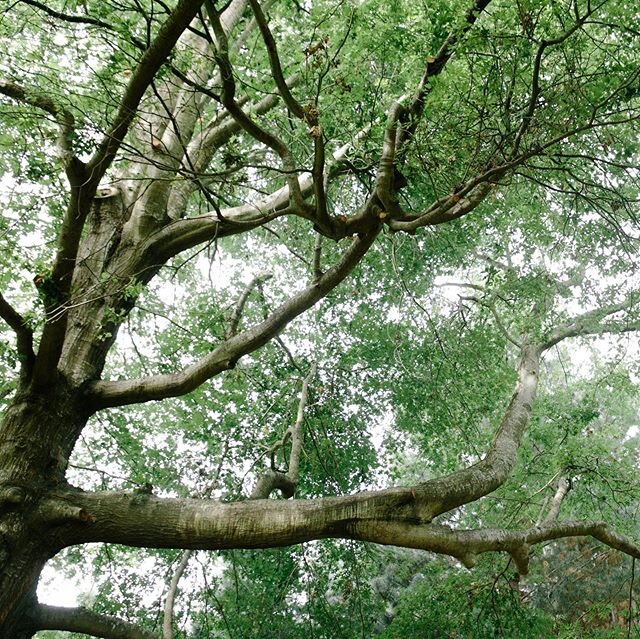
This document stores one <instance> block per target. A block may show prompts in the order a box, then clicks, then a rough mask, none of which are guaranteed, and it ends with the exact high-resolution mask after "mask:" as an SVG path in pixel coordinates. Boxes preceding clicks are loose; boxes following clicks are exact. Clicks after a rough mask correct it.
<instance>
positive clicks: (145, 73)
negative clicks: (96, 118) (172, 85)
mask: <svg viewBox="0 0 640 639" xmlns="http://www.w3.org/2000/svg"><path fill="white" fill-rule="evenodd" d="M201 5H202V0H179V2H178V4H177V5H176V7H175V9H174V10H173V11H172V12H171V14H170V15H169V17H168V18H167V20H166V21H165V22H164V24H163V25H162V26H161V27H160V29H159V30H158V33H157V35H156V37H155V38H154V39H153V41H152V42H151V45H150V46H149V48H148V49H147V50H146V51H145V52H144V54H143V55H142V57H141V58H140V61H139V62H138V64H137V66H136V68H135V69H134V71H133V73H132V74H131V79H130V80H129V83H128V85H127V88H126V89H125V92H124V95H123V96H122V100H121V101H120V106H119V108H118V111H117V113H116V115H115V116H114V118H113V123H112V124H111V127H110V128H109V130H108V131H107V133H106V134H105V136H104V138H103V140H102V142H101V143H100V145H99V146H98V148H97V150H96V151H95V153H94V155H93V157H92V158H91V160H90V161H89V165H88V166H89V174H90V178H91V183H92V184H93V185H95V187H97V185H98V183H99V182H100V180H101V179H102V176H103V175H104V174H105V172H106V170H107V169H108V168H109V166H110V164H111V162H112V161H113V158H114V157H115V154H116V152H117V151H118V149H119V148H120V145H121V144H122V140H123V139H124V136H125V135H126V134H127V132H128V130H129V126H130V125H131V122H132V121H133V118H134V117H135V114H136V112H137V108H138V106H139V104H140V100H141V99H142V97H143V95H144V93H145V91H146V90H147V88H148V87H149V86H150V85H151V82H152V81H153V78H154V77H155V75H156V73H157V72H158V70H159V69H160V68H161V67H162V65H163V64H164V63H165V62H166V60H167V58H168V57H169V55H170V54H171V51H172V50H173V47H174V46H175V44H176V43H177V41H178V38H180V36H181V35H182V33H183V32H184V31H185V29H187V27H188V26H189V23H190V22H191V21H192V20H193V18H194V17H195V16H196V15H197V14H198V11H199V9H200V6H201Z"/></svg>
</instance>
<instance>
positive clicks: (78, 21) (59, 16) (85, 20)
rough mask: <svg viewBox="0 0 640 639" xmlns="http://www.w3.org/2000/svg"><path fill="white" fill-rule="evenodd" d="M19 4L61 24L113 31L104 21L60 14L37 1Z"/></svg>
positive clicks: (22, 0) (27, 0) (89, 17)
mask: <svg viewBox="0 0 640 639" xmlns="http://www.w3.org/2000/svg"><path fill="white" fill-rule="evenodd" d="M19 2H20V4H26V5H29V6H30V7H34V8H36V9H40V11H44V13H46V14H47V15H48V16H50V17H51V18H56V19H57V20H62V21H63V22H69V23H71V24H86V25H90V26H92V27H100V28H102V29H106V30H107V31H113V27H112V26H111V25H110V24H109V23H108V22H105V21H104V20H100V19H98V18H94V17H93V16H88V15H87V16H78V15H73V14H70V13H62V12H60V11H56V10H55V9H52V8H51V7H49V6H47V5H46V4H45V3H44V2H38V1H37V0H19Z"/></svg>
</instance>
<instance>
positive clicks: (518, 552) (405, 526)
mask: <svg viewBox="0 0 640 639" xmlns="http://www.w3.org/2000/svg"><path fill="white" fill-rule="evenodd" d="M417 490H418V488H417V487H415V488H404V489H400V488H394V489H388V490H384V491H377V492H364V493H357V494H355V495H348V496H344V497H328V498H324V499H313V500H295V499H294V500H288V501H282V500H269V499H261V500H247V501H244V502H233V503H222V502H219V501H211V500H196V499H168V498H164V499H163V498H158V497H154V496H153V495H145V496H144V497H141V496H140V495H135V494H131V493H124V492H103V493H83V492H74V493H67V494H66V495H65V496H64V499H65V500H66V501H71V502H72V503H74V504H76V505H77V506H78V507H80V508H82V509H83V510H84V511H86V512H87V513H88V514H89V515H90V521H89V522H88V523H85V524H81V523H76V524H75V525H74V526H73V527H70V528H69V527H67V528H65V531H64V532H63V533H62V535H63V543H65V544H67V545H70V544H78V543H87V542H96V541H101V542H108V543H119V544H125V545H129V546H135V547H149V548H186V549H203V550H217V549H231V548H274V547H280V546H288V545H292V544H296V543H302V542H305V541H310V540H314V539H326V538H343V539H356V540H361V541H370V542H374V543H379V544H385V545H394V546H402V547H406V548H418V549H423V550H429V551H432V552H437V553H442V554H447V555H450V556H452V557H455V558H457V559H458V560H460V561H461V562H462V563H464V564H465V565H466V566H467V567H472V566H473V565H474V564H475V561H476V557H477V556H478V555H480V554H483V553H486V552H508V553H510V554H511V555H512V557H514V559H515V561H516V566H517V568H518V570H519V571H520V572H521V573H522V574H526V573H527V570H528V565H527V564H528V554H529V553H528V551H529V548H530V546H532V545H534V544H539V543H544V542H548V541H552V540H556V539H561V538H565V537H575V536H591V537H593V538H595V539H597V540H598V541H600V542H602V543H604V544H606V545H607V546H609V547H611V548H614V549H616V550H619V551H621V552H624V553H626V554H628V555H630V556H632V557H636V558H640V545H639V544H638V543H637V542H634V541H633V540H631V539H628V538H626V537H624V536H622V535H620V534H619V533H617V532H616V531H615V530H614V529H613V528H611V527H610V526H609V525H607V524H606V523H604V522H582V521H565V522H557V521H554V522H550V523H544V524H542V525H540V526H535V527H533V528H529V529H525V530H507V529H480V530H456V529H452V528H449V527H447V526H442V525H438V524H429V523H428V522H425V521H422V520H420V519H419V518H416V517H415V516H414V517H412V516H411V515H412V512H413V511H412V508H411V505H412V503H413V502H415V499H416V497H415V494H416V492H417ZM61 498H62V496H61ZM414 514H415V513H414Z"/></svg>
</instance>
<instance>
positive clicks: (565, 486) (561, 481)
mask: <svg viewBox="0 0 640 639" xmlns="http://www.w3.org/2000/svg"><path fill="white" fill-rule="evenodd" d="M570 488H571V484H570V483H569V480H568V479H567V478H566V477H559V478H558V487H557V489H556V493H555V495H554V496H553V499H552V500H551V508H550V509H549V512H548V513H547V516H546V517H545V519H544V522H543V524H551V523H553V522H554V521H556V520H557V519H558V515H559V514H560V506H562V502H563V500H564V498H565V497H566V496H567V493H568V492H569V489H570Z"/></svg>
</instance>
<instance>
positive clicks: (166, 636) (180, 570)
mask: <svg viewBox="0 0 640 639" xmlns="http://www.w3.org/2000/svg"><path fill="white" fill-rule="evenodd" d="M192 554H193V550H185V551H184V552H183V553H182V556H181V557H180V561H179V562H178V565H177V566H176V569H175V571H174V573H173V575H172V577H171V583H170V584H169V590H168V592H167V597H166V599H165V601H164V610H163V618H162V639H173V606H174V603H175V599H176V593H177V592H178V583H179V582H180V579H181V578H182V575H183V574H184V571H185V569H186V567H187V566H188V564H189V560H190V559H191V555H192Z"/></svg>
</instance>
